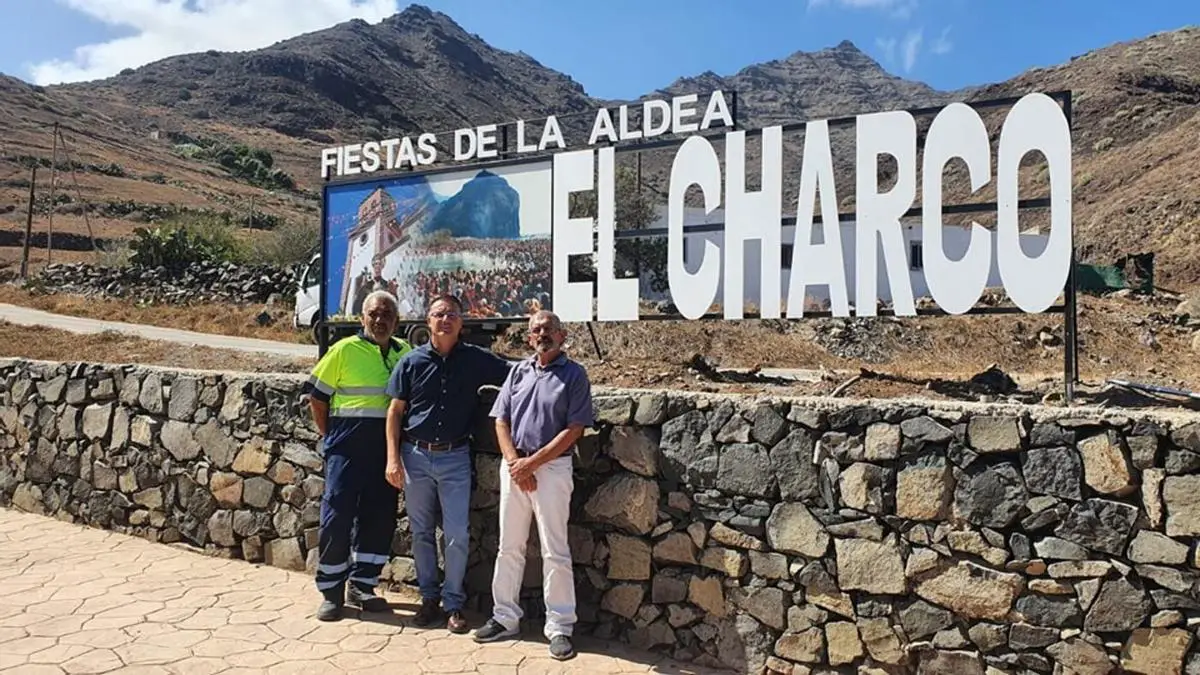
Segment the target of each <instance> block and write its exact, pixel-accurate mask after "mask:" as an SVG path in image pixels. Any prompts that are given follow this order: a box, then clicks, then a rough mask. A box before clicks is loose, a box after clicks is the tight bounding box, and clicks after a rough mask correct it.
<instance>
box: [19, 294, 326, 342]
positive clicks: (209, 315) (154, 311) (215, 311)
mask: <svg viewBox="0 0 1200 675" xmlns="http://www.w3.org/2000/svg"><path fill="white" fill-rule="evenodd" d="M0 302H3V303H8V304H11V305H19V306H22V307H32V308H34V309H40V310H43V311H46V312H53V313H55V314H67V315H70V316H78V317H85V318H90V319H104V320H106V321H121V322H124V323H137V324H144V325H149V326H162V327H164V328H178V329H180V330H190V331H196V332H199V333H212V334H215V335H233V336H237V337H249V338H259V339H262V340H275V341H277V342H293V343H310V342H312V340H311V338H310V337H309V333H308V332H307V331H297V330H295V329H294V328H292V324H291V310H290V309H288V308H286V307H285V308H282V309H274V310H268V311H269V313H270V314H271V316H272V317H273V318H274V321H275V323H274V324H272V325H269V326H260V325H258V323H257V322H256V321H255V317H257V316H258V314H259V313H260V312H261V311H263V309H262V307H260V306H258V305H254V306H241V305H227V304H217V303H203V304H195V305H188V306H179V305H140V304H137V303H136V302H134V301H131V300H115V299H103V298H90V297H83V296H78V295H65V294H52V295H35V294H32V293H30V292H29V291H26V290H23V289H21V288H17V287H15V286H11V285H0Z"/></svg>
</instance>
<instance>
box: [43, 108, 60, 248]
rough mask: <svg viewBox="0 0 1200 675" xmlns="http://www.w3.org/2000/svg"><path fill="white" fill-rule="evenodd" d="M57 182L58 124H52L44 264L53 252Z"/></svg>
mask: <svg viewBox="0 0 1200 675" xmlns="http://www.w3.org/2000/svg"><path fill="white" fill-rule="evenodd" d="M57 182H58V122H55V123H54V152H53V154H51V155H50V220H49V224H48V225H47V227H46V264H47V265H49V264H50V256H51V255H52V252H53V251H54V244H53V243H52V241H51V240H52V239H53V238H54V184H55V183H57Z"/></svg>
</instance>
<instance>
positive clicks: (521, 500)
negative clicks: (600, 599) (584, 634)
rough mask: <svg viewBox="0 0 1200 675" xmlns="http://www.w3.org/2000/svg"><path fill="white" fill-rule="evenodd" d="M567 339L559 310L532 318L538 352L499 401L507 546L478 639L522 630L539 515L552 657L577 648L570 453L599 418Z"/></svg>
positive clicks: (496, 413)
mask: <svg viewBox="0 0 1200 675" xmlns="http://www.w3.org/2000/svg"><path fill="white" fill-rule="evenodd" d="M566 339H567V331H566V330H565V329H564V328H563V326H562V322H561V321H560V320H559V318H558V316H557V315H555V314H554V313H553V312H550V311H548V310H542V311H539V312H536V313H535V314H534V315H533V316H532V317H531V318H530V320H529V344H530V346H532V347H533V348H534V350H536V352H537V353H536V354H534V355H533V356H531V357H530V358H528V359H526V360H524V361H522V362H520V363H519V364H517V365H516V366H515V367H514V368H513V369H512V371H511V372H510V373H509V375H508V379H506V380H505V381H504V386H503V387H501V389H500V394H499V396H497V397H496V403H495V405H493V406H492V417H495V418H496V438H497V440H498V441H499V443H500V452H501V453H503V454H504V464H503V465H501V467H500V550H499V552H498V554H497V556H496V569H495V574H494V576H493V578H492V600H493V602H494V609H493V614H492V618H491V619H489V620H488V622H487V623H486V624H484V626H483V627H482V628H480V629H479V630H478V631H476V633H475V640H476V641H477V642H492V641H494V640H499V639H501V638H505V637H510V636H513V635H516V634H517V633H518V632H519V628H520V622H521V615H522V612H521V605H520V603H519V596H520V592H521V580H522V578H523V577H524V573H525V544H526V541H527V540H528V539H529V524H530V520H531V519H533V518H534V517H536V519H537V528H538V530H537V531H538V541H539V542H540V543H541V549H542V576H543V586H542V594H543V598H544V600H545V603H546V625H545V627H544V629H543V633H544V634H545V636H546V638H547V639H549V640H550V656H552V657H554V658H556V659H560V660H561V659H569V658H571V657H572V656H574V654H575V650H574V648H573V647H572V645H571V633H572V631H573V628H574V625H575V620H576V616H575V576H574V574H573V572H572V569H571V546H570V544H569V543H568V539H567V519H568V516H569V515H570V513H571V493H572V491H573V489H574V478H573V475H572V461H571V456H572V450H573V449H574V447H575V443H576V441H578V440H579V437H580V436H582V435H583V430H584V429H585V428H586V427H590V426H592V425H593V424H594V423H595V419H594V417H593V412H592V390H591V383H590V382H589V381H588V375H587V371H586V370H584V368H583V366H582V365H580V364H579V363H577V362H575V361H572V360H571V359H569V358H567V355H566V354H565V353H563V351H562V347H563V343H564V342H565V341H566Z"/></svg>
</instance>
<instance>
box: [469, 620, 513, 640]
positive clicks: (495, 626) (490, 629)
mask: <svg viewBox="0 0 1200 675" xmlns="http://www.w3.org/2000/svg"><path fill="white" fill-rule="evenodd" d="M516 634H517V631H515V630H509V629H507V628H505V627H504V626H503V625H502V624H501V623H500V622H499V621H496V620H495V619H488V620H487V623H485V624H483V626H482V627H481V628H480V629H479V630H477V631H475V641H476V642H495V641H496V640H503V639H504V638H509V637H513V636H514V635H516Z"/></svg>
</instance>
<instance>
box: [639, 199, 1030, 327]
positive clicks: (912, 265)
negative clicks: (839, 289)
mask: <svg viewBox="0 0 1200 675" xmlns="http://www.w3.org/2000/svg"><path fill="white" fill-rule="evenodd" d="M789 215H791V216H794V215H795V214H794V213H793V214H789ZM724 221H725V213H724V210H723V209H717V210H715V211H714V212H713V213H712V214H705V212H704V209H702V208H688V209H687V210H686V212H685V214H684V227H685V228H686V227H688V226H690V225H703V224H713V225H720V224H722V223H724ZM904 225H905V226H904V231H903V234H904V249H905V255H906V256H907V267H908V276H909V280H910V283H911V284H912V291H913V297H914V298H921V297H928V296H929V286H928V284H927V283H926V281H925V271H924V243H923V241H922V233H921V229H922V226H921V219H920V218H912V219H909V221H908V222H906V223H905V224H904ZM666 226H667V211H666V207H665V206H664V207H661V208H660V209H659V219H658V221H657V222H656V223H655V224H654V225H652V226H651V227H655V228H660V227H661V228H665V227H666ZM840 230H841V239H842V259H843V262H844V265H845V274H846V292H847V296H848V298H849V301H850V306H851V307H853V306H854V305H855V297H854V289H855V274H856V272H855V262H856V249H855V244H856V242H855V239H856V229H855V223H854V222H853V221H848V222H842V223H840ZM823 232H824V226H823V225H821V224H820V223H815V224H814V225H813V234H811V235H810V236H811V237H812V238H811V239H810V240H809V241H815V242H818V243H820V242H821V241H822V240H821V237H822V234H823ZM724 234H725V233H724V231H723V230H721V229H717V230H716V231H711V232H687V231H686V229H685V236H684V241H685V245H684V251H683V259H684V265H685V266H686V267H687V269H688V271H689V272H695V271H696V270H698V269H699V266H700V262H701V259H702V256H703V255H704V244H705V242H706V241H707V242H712V243H713V244H715V245H716V246H717V248H718V249H719V250H721V251H722V253H721V257H720V260H721V279H722V282H721V284H720V285H719V286H718V288H717V294H716V299H715V300H714V302H715V303H717V304H720V303H721V299H722V298H723V297H724V293H725V288H724V278H725V264H724ZM795 234H796V227H795V226H794V225H786V226H783V227H782V228H781V234H780V241H781V242H782V249H783V250H782V255H781V259H782V263H783V270H782V274H781V284H782V288H781V292H780V299H781V300H782V301H783V303H784V307H786V303H787V297H788V285H789V283H790V279H791V269H792V249H793V243H792V242H793V241H795ZM991 235H992V251H993V252H994V251H995V250H996V233H995V230H992V231H991ZM1048 239H1049V234H1048V233H1040V232H1037V231H1033V230H1030V231H1026V232H1022V233H1021V237H1020V241H1021V248H1022V250H1023V251H1024V252H1025V254H1026V255H1028V256H1036V255H1038V254H1039V253H1041V252H1042V251H1043V250H1044V249H1045V247H1046V244H1047V242H1048ZM970 241H971V232H970V230H968V229H967V228H966V227H959V226H947V227H945V228H944V229H943V234H942V245H943V248H944V249H945V251H946V255H947V257H949V258H950V259H951V260H958V259H960V258H962V256H963V254H964V253H965V252H966V250H967V246H968V245H969V244H970ZM876 249H877V250H876V261H877V262H876V270H877V274H876V278H877V283H878V298H879V299H880V300H882V301H883V302H889V303H890V302H891V298H892V294H891V288H890V286H889V284H888V272H887V267H886V263H885V261H884V257H883V250H882V248H881V247H879V245H878V244H876ZM745 256H746V259H745V261H744V263H743V271H744V274H745V278H744V282H743V286H742V288H743V292H744V296H743V303H745V304H747V305H753V306H758V303H759V299H760V297H761V293H760V291H761V279H760V276H761V272H760V269H761V262H760V259H761V256H760V253H759V242H757V241H753V240H750V241H747V242H746V243H745ZM642 276H643V278H642V279H641V282H640V285H641V297H642V299H644V300H652V301H656V300H666V299H669V296H670V294H669V292H662V293H658V292H655V291H654V290H653V289H652V288H651V287H650V281H649V279H648V278H646V277H647V276H648V275H646V274H643V275H642ZM1002 285H1003V284H1002V282H1001V279H1000V270H999V267H998V265H997V262H996V259H995V254H994V253H993V255H992V263H991V269H990V270H989V272H988V281H987V286H989V287H999V286H1002ZM806 295H807V297H808V298H809V299H810V302H815V303H819V304H822V306H827V304H826V303H827V302H828V300H829V289H828V287H827V286H824V285H820V286H815V285H810V286H809V287H808V289H807V293H806Z"/></svg>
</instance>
